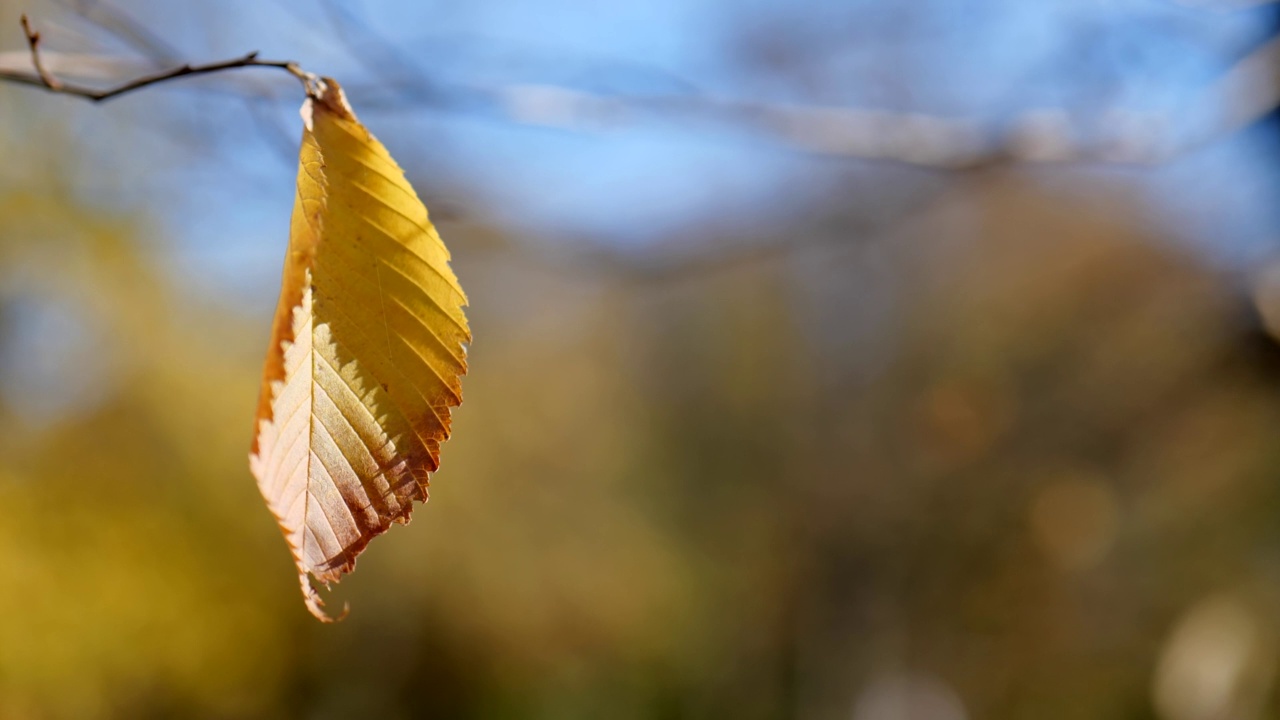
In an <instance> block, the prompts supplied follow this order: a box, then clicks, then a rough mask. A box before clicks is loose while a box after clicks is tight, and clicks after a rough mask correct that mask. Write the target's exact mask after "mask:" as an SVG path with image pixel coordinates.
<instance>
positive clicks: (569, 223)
mask: <svg viewBox="0 0 1280 720" xmlns="http://www.w3.org/2000/svg"><path fill="white" fill-rule="evenodd" d="M335 4H336V5H338V6H341V7H343V8H345V10H344V12H350V13H351V14H353V15H354V16H356V17H358V18H360V19H361V21H362V23H364V24H366V25H367V32H366V31H365V30H362V29H358V28H350V27H348V28H347V30H346V31H345V33H346V35H345V36H346V37H347V38H348V40H349V43H350V45H344V44H343V43H341V42H338V41H337V40H336V39H335V37H336V36H335V25H334V24H333V21H334V19H335V18H334V17H331V16H330V15H327V14H326V13H325V12H324V10H323V6H324V3H323V2H310V1H299V0H293V1H285V0H279V1H277V2H271V1H264V0H224V2H219V3H207V4H206V3H171V2H165V1H164V0H134V1H133V2H121V3H120V5H121V6H122V7H125V8H127V9H128V10H129V11H130V12H131V13H132V14H133V15H134V16H136V17H138V18H139V19H142V20H144V21H145V22H146V23H147V24H148V25H149V26H150V27H152V28H153V29H154V30H155V31H156V32H157V33H158V34H160V35H162V36H163V37H165V38H167V39H168V41H169V42H170V43H171V44H172V45H174V46H176V47H178V48H181V49H183V50H184V52H187V53H188V55H189V56H190V57H191V58H193V59H200V58H215V57H227V56H232V55H236V54H238V53H241V52H244V51H245V50H247V49H259V50H261V51H262V52H263V54H264V55H265V56H270V57H279V58H295V59H298V60H299V61H301V62H302V63H303V64H304V65H305V66H306V67H308V68H310V69H313V70H315V71H317V72H321V73H324V74H330V75H333V76H334V77H337V78H339V79H340V80H342V81H344V82H345V83H346V84H347V85H349V86H359V87H362V88H365V89H366V92H369V91H370V89H371V88H377V87H379V86H380V85H383V86H385V85H390V84H392V83H394V82H395V81H396V79H397V77H402V75H400V74H399V73H401V72H402V71H403V68H399V67H397V68H395V69H392V70H391V71H389V72H382V71H379V72H371V71H370V67H369V66H368V65H369V64H372V65H379V66H383V67H386V66H398V65H400V64H409V65H412V66H413V68H412V69H411V70H408V71H407V72H410V73H413V72H425V73H428V74H429V76H430V77H431V78H432V79H433V80H436V81H442V82H445V83H451V84H465V85H477V86H481V87H492V88H496V87H506V86H511V85H520V84H548V85H557V86H561V87H566V88H571V89H580V90H583V91H589V92H593V93H602V94H606V95H608V94H617V95H619V96H629V95H640V96H644V95H655V94H657V95H679V94H688V95H694V96H699V97H713V98H719V99H731V100H745V101H761V102H779V103H800V104H813V105H823V106H833V107H850V108H863V109H887V110H893V111H898V112H907V111H910V112H924V113H930V114H939V115H943V116H948V117H961V118H972V119H976V120H979V121H986V120H998V119H999V118H1001V117H1005V116H1007V115H1008V114H1009V113H1011V112H1016V111H1020V110H1027V109H1035V108H1061V109H1063V110H1064V111H1066V112H1067V113H1068V115H1069V117H1070V118H1071V119H1072V120H1073V122H1079V123H1080V124H1081V125H1082V126H1084V127H1086V128H1088V127H1090V123H1091V122H1092V121H1093V120H1095V119H1096V118H1098V117H1101V116H1103V115H1104V113H1106V112H1108V111H1112V110H1134V111H1141V112H1147V113H1154V114H1157V115H1160V116H1163V117H1167V118H1171V119H1172V122H1173V127H1172V129H1173V130H1174V132H1189V128H1192V127H1193V126H1194V125H1195V124H1196V123H1197V122H1200V121H1201V119H1202V118H1203V117H1204V115H1205V113H1212V112H1213V111H1214V108H1205V107H1202V106H1201V105H1198V104H1197V103H1196V102H1195V101H1196V93H1198V92H1200V91H1201V90H1203V88H1204V87H1206V86H1207V85H1208V84H1209V83H1211V82H1213V81H1214V80H1215V79H1216V78H1218V77H1220V76H1221V74H1222V73H1223V72H1224V71H1225V70H1226V69H1227V68H1229V67H1230V66H1231V64H1232V63H1233V62H1234V61H1235V60H1236V59H1238V58H1239V57H1240V56H1241V55H1242V54H1243V53H1244V52H1246V51H1247V50H1248V49H1249V48H1251V47H1254V46H1256V45H1257V44H1258V43H1259V42H1260V41H1261V40H1262V39H1263V38H1264V37H1265V34H1266V33H1267V32H1269V31H1270V30H1269V28H1270V26H1269V23H1271V22H1273V19H1274V17H1275V15H1274V11H1273V10H1271V9H1270V8H1267V7H1262V8H1257V9H1252V10H1229V9H1226V8H1227V4H1226V3H1218V4H1214V3H1212V2H1204V3H1198V4H1180V3H1178V2H1174V1H1173V0H1039V1H1037V2H1026V1H1025V0H919V1H918V2H912V3H901V2H897V0H846V1H845V2H823V1H821V0H800V1H798V2H788V3H782V2H764V1H762V0H748V1H742V0H738V1H736V2H729V0H704V1H703V2H689V1H688V0H615V1H614V2H610V3H594V2H586V1H585V0H542V1H541V2H533V1H529V2H520V1H511V0H507V1H504V2H495V1H487V2H486V1H478V2H469V3H445V2H415V1H410V0H390V1H388V2H372V1H370V0H366V1H364V2H359V1H346V2H343V1H341V0H339V1H338V2H336V3H335ZM338 19H339V20H340V18H338ZM797 43H798V45H799V47H800V52H803V51H804V50H805V49H806V48H811V49H813V50H814V51H815V55H814V57H809V58H805V59H804V63H805V69H804V71H803V73H801V76H802V77H800V78H799V79H797V76H796V74H794V73H785V72H775V71H773V70H772V69H771V68H770V66H769V65H768V64H767V63H763V64H762V63H759V62H755V61H753V60H752V53H753V52H755V51H753V50H751V49H750V48H757V49H758V48H761V47H763V48H765V50H766V51H769V52H775V51H776V52H781V53H782V59H783V61H786V60H787V59H788V56H787V53H791V54H792V55H794V54H795V53H796V52H797V50H796V49H795V47H794V46H795V45H796V44H797ZM386 47H391V48H393V49H394V50H393V51H392V52H391V53H388V52H387V50H386ZM357 55H363V56H364V59H365V61H366V62H364V63H362V62H361V60H360V58H358V57H357ZM815 58H816V60H815ZM753 63H754V64H753ZM254 80H255V81H257V82H262V83H269V84H273V85H274V86H275V87H277V88H281V87H283V86H282V85H280V83H287V82H288V80H287V78H286V79H280V78H275V77H266V76H265V75H264V74H263V73H262V72H261V71H259V72H258V73H257V74H256V75H254ZM219 82H220V83H221V84H219V85H218V87H219V88H222V89H224V90H226V91H228V92H229V93H231V95H226V94H221V93H219V94H211V93H203V94H202V93H192V92H187V91H186V90H183V89H177V88H171V89H168V90H157V91H155V92H156V93H171V94H169V95H167V96H164V97H160V96H156V97H152V98H131V99H129V100H122V101H121V102H120V105H121V106H122V107H120V108H119V110H118V111H114V112H117V113H118V114H117V115H116V117H117V118H119V119H120V121H121V122H127V123H129V124H131V125H132V126H133V127H134V128H135V132H136V133H137V135H136V136H135V138H134V139H133V141H131V142H121V141H120V139H119V138H118V137H116V138H109V137H107V136H106V135H105V134H104V133H102V132H101V130H102V110H101V109H100V108H84V109H83V110H87V111H88V112H87V113H86V112H83V111H80V112H78V117H80V118H81V121H82V122H83V123H85V128H86V130H85V133H84V138H85V143H86V144H87V145H88V151H89V152H91V153H92V152H100V153H102V154H103V156H104V157H102V158H100V159H99V162H100V163H101V164H98V165H95V166H92V167H99V168H112V167H113V165H114V164H115V163H116V162H119V163H125V164H127V163H130V162H132V163H133V164H135V165H139V166H140V167H139V169H136V170H134V172H135V173H136V175H137V182H136V183H134V184H131V185H130V187H131V188H133V189H132V191H131V192H132V193H133V195H134V197H125V198H118V199H117V200H119V201H121V202H126V201H131V202H134V203H137V204H139V205H140V206H149V207H152V208H154V207H155V206H156V203H155V197H156V196H157V195H158V196H160V197H161V198H163V199H164V200H165V201H166V202H164V203H163V207H168V208H171V209H172V211H171V212H170V213H168V214H167V217H163V218H162V223H163V225H164V227H165V228H166V232H167V235H168V236H170V237H171V238H172V240H173V242H172V243H171V244H170V245H169V246H168V247H169V251H170V252H171V253H172V254H173V256H174V261H175V263H176V264H177V265H178V266H179V267H185V268H187V269H188V270H189V271H191V272H192V273H193V278H192V282H193V283H194V285H195V286H197V287H199V286H202V285H206V284H207V285H210V287H211V289H212V290H214V291H217V290H218V289H219V288H223V287H224V286H225V285H226V284H227V283H230V284H231V286H232V287H235V288H239V289H242V290H244V291H245V292H248V293H249V295H250V296H251V298H252V302H257V301H258V299H259V297H260V295H261V293H262V292H264V291H262V290H261V289H260V288H261V287H270V286H271V285H272V284H273V283H274V282H275V281H276V278H275V270H274V265H275V264H276V263H274V262H272V260H275V259H278V257H279V255H280V254H281V252H282V248H283V243H284V241H285V239H284V229H285V228H287V222H288V221H287V209H288V208H289V207H290V198H291V193H292V181H293V173H294V168H293V167H292V162H291V161H290V159H289V156H288V153H289V148H288V143H289V142H290V141H292V142H296V135H297V132H298V121H297V114H296V106H297V104H298V100H297V99H295V98H294V96H293V95H292V94H290V93H291V90H289V91H286V92H284V93H282V95H283V96H286V97H289V98H290V99H289V100H288V101H287V102H284V101H282V102H280V103H277V104H276V105H274V106H269V107H267V109H266V110H264V111H263V112H264V113H265V114H266V115H268V116H270V117H271V118H273V121H274V122H275V123H276V124H277V127H278V128H282V129H283V136H282V137H280V138H275V139H274V140H272V141H268V139H267V138H268V137H269V136H270V135H271V133H269V132H268V133H264V131H263V129H262V126H261V125H260V124H258V123H256V122H255V121H254V120H253V119H252V117H251V116H250V114H249V113H247V112H246V111H245V110H244V108H243V106H242V104H241V103H240V102H238V101H237V100H235V95H234V93H235V92H236V88H237V87H238V86H237V85H235V82H236V81H235V80H223V81H219ZM175 95H179V96H181V97H182V98H184V100H189V102H190V107H191V108H192V110H193V111H195V113H197V114H199V115H200V116H201V120H200V122H202V123H205V125H203V126H201V125H199V124H198V123H196V122H194V121H191V120H190V119H185V120H184V119H182V118H179V119H178V120H177V121H175V120H173V119H172V118H169V119H164V118H160V117H150V116H149V115H148V110H147V109H148V108H161V107H163V103H164V102H171V100H172V98H173V97H174V96H175ZM375 99H376V98H371V97H367V96H361V95H359V94H353V97H352V101H353V103H354V104H355V106H356V108H357V110H358V111H361V107H362V100H364V101H366V102H368V103H369V104H370V106H371V109H368V110H364V111H361V115H362V118H363V119H364V120H365V122H366V124H368V125H369V126H370V127H371V129H372V130H373V131H374V132H375V133H376V134H378V135H379V136H380V137H381V138H382V139H383V140H384V142H386V143H387V144H388V146H389V147H390V149H391V150H392V152H393V154H394V155H396V156H397V157H398V158H400V159H401V161H402V164H404V165H406V166H407V167H409V168H410V169H411V171H412V172H413V174H414V175H415V176H416V177H417V178H420V179H424V180H427V182H428V183H429V184H430V185H431V189H433V190H437V191H441V192H444V193H445V194H446V196H445V198H444V199H445V200H446V202H450V201H453V200H458V201H461V202H462V203H463V204H464V205H471V206H478V207H479V208H480V210H481V212H482V213H483V215H484V216H485V217H488V218H491V219H496V220H498V221H500V222H501V223H503V224H505V225H508V226H510V227H511V228H512V229H513V230H514V231H515V232H516V233H517V234H519V235H521V236H522V237H526V238H528V239H529V241H530V242H540V241H543V240H545V239H547V238H561V239H563V238H569V239H571V240H572V241H575V242H592V243H605V244H618V243H625V244H644V243H649V242H655V241H660V240H663V239H665V238H669V237H671V236H672V235H673V234H678V233H680V232H681V231H682V230H685V229H687V228H693V227H697V226H698V225H699V224H700V223H706V222H712V223H715V224H716V226H717V227H718V228H719V229H720V230H721V231H724V230H728V231H732V230H733V229H734V228H735V227H739V228H751V227H756V226H759V225H760V224H762V223H785V222H786V221H787V218H788V217H789V216H792V215H794V214H795V213H799V212H803V211H804V208H805V207H806V202H807V201H809V200H810V199H811V198H813V197H820V196H822V195H823V194H824V193H826V192H828V191H829V188H830V185H831V183H833V182H837V181H839V180H840V179H842V178H847V177H849V176H850V175H853V176H858V175H870V176H874V175H875V174H876V173H884V172H886V170H885V168H884V167H883V166H877V165H872V164H867V163H859V162H857V161H844V160H841V161H835V166H834V167H833V162H832V161H830V160H828V159H819V158H814V157H810V156H806V155H804V154H803V153H797V152H794V151H792V150H789V149H787V148H786V147H783V146H781V145H780V144H779V143H777V142H776V141H774V140H771V139H769V138H765V137H760V136H758V135H752V134H750V133H746V132H742V131H739V130H736V129H734V128H733V127H731V126H716V125H714V124H707V123H703V124H694V123H687V122H686V123H682V122H675V121H667V120H665V119H663V118H646V119H640V120H638V121H636V122H633V123H630V124H627V125H625V126H624V127H622V128H618V129H604V130H587V131H566V130H560V129H549V128H542V127H528V126H522V125H520V124H517V123H513V122H508V121H505V120H504V119H502V118H500V117H493V116H492V115H491V114H487V113H476V112H457V111H453V110H448V109H446V110H440V109H437V108H433V107H430V106H428V107H425V108H424V107H408V108H401V109H399V110H393V111H388V110H386V109H384V108H379V107H377V106H376V103H374V102H372V101H373V100H375ZM126 103H128V104H129V105H128V106H127V107H124V106H125V104H126ZM139 115H141V123H142V124H141V125H140V126H139V125H138V122H139V117H138V116H139ZM175 127H176V128H178V129H179V130H180V131H181V132H182V133H183V135H182V137H183V138H184V139H183V140H169V141H165V140H164V139H163V136H164V135H165V133H173V132H177V130H175ZM157 129H159V130H160V132H158V133H157V132H155V130H157ZM273 132H280V131H279V130H276V131H273ZM151 135H158V136H160V139H156V138H154V137H150V136H151ZM192 138H194V139H195V144H197V145H199V146H201V147H200V148H198V152H194V153H193V152H190V151H180V149H179V148H178V147H177V145H179V144H181V143H184V142H185V143H187V144H191V142H192ZM1274 144H1275V138H1274V131H1271V132H1263V131H1252V132H1247V133H1242V134H1239V135H1236V136H1233V137H1230V138H1226V139H1223V140H1221V141H1218V142H1215V143H1214V144H1213V145H1211V146H1210V147H1208V148H1206V149H1204V150H1202V151H1199V152H1196V153H1192V154H1190V155H1187V156H1185V157H1181V158H1180V159H1179V160H1178V161H1177V162H1175V163H1173V164H1171V165H1170V166H1169V167H1166V168H1163V169H1160V170H1158V171H1155V172H1152V173H1148V174H1146V175H1144V176H1142V177H1140V178H1139V182H1140V183H1142V184H1143V186H1144V187H1145V188H1146V189H1147V191H1148V195H1149V197H1150V200H1151V211H1152V213H1153V215H1155V216H1156V218H1157V219H1158V220H1160V219H1163V220H1166V221H1167V223H1168V227H1169V228H1170V229H1171V231H1172V232H1175V233H1176V234H1178V235H1179V236H1184V237H1181V239H1183V240H1185V241H1187V242H1189V243H1191V244H1193V245H1198V246H1200V247H1203V248H1205V249H1206V251H1207V252H1208V253H1209V255H1210V256H1211V257H1213V258H1214V259H1223V260H1225V261H1227V262H1248V261H1250V259H1252V258H1255V257H1256V255H1257V254H1258V253H1260V252H1264V251H1267V250H1268V249H1269V247H1270V244H1272V243H1273V242H1274V239H1275V237H1276V228H1277V225H1280V219H1278V218H1277V214H1278V213H1277V210H1276V209H1275V207H1274V205H1275V203H1273V202H1269V201H1267V198H1269V197H1272V196H1274V194H1275V191H1276V189H1277V188H1276V184H1277V177H1276V171H1275V170H1274V169H1273V166H1275V165H1276V163H1275V162H1274V157H1275V154H1274V151H1275V147H1274ZM281 146H283V151H282V147H281ZM112 153H118V156H117V157H116V158H115V159H114V160H113V158H112ZM139 158H142V159H143V162H140V161H139ZM85 172H86V173H88V172H90V170H88V169H86V171H85ZM103 172H111V171H110V170H105V169H104V170H103ZM86 182H88V183H89V184H90V185H94V183H93V181H92V180H87V181H86ZM192 188H195V189H196V190H197V192H191V189H192ZM98 190H102V188H101V187H99V188H98ZM429 191H430V190H429ZM108 192H109V193H110V192H125V193H126V194H127V193H128V192H130V191H119V190H115V191H108ZM260 268H271V270H270V271H268V270H265V269H260Z"/></svg>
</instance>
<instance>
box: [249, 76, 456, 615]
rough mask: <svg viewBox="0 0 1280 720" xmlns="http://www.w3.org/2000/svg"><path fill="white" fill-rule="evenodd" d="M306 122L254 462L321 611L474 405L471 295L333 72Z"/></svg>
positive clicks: (414, 494)
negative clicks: (469, 397)
mask: <svg viewBox="0 0 1280 720" xmlns="http://www.w3.org/2000/svg"><path fill="white" fill-rule="evenodd" d="M321 88H322V90H321V92H318V93H317V94H316V96H314V97H310V98H308V99H307V101H306V103H304V104H303V106H302V116H303V120H304V122H305V128H304V130H303V135H302V150H301V153H300V156H299V166H298V194H297V197H296V199H295V202H294V206H293V220H292V223H291V227H290V236H289V251H288V254H287V256H286V258H285V265H284V279H283V282H282V287H281V290H280V302H279V305H278V306H277V307H276V315H275V321H274V326H273V329H272V334H271V344H270V347H269V348H268V351H267V359H266V366H265V368H264V370H263V377H262V389H261V391H260V395H259V400H258V413H257V435H256V437H255V439H254V442H253V448H252V451H251V452H250V456H249V466H250V469H251V470H252V471H253V474H254V477H256V478H257V480H258V487H259V488H260V489H261V490H262V495H263V497H264V498H265V499H266V501H267V506H268V507H269V508H270V509H271V512H272V513H274V514H275V516H276V519H277V520H278V521H279V522H280V529H281V530H282V531H283V532H284V536H285V539H286V540H287V541H288V543H289V548H290V550H292V552H293V558H294V561H295V562H296V563H297V566H298V579H299V581H300V582H301V584H302V594H303V598H304V599H305V601H306V604H307V607H308V608H309V609H310V610H311V612H312V614H314V615H315V616H316V617H317V618H320V619H321V620H325V621H328V620H330V618H329V617H328V616H327V615H326V614H325V612H324V611H323V610H322V609H321V606H322V605H323V604H324V603H323V602H322V601H321V599H320V596H319V594H318V593H317V592H316V590H315V588H314V587H313V586H312V584H311V581H310V580H309V579H308V577H307V576H308V574H309V575H311V576H312V577H314V578H315V579H316V580H319V581H320V582H322V583H324V584H325V585H326V586H327V585H328V584H329V583H331V582H335V581H337V580H338V579H339V578H341V577H342V575H344V574H345V573H347V572H350V571H351V570H352V569H353V568H354V567H355V562H356V556H357V555H359V554H360V552H361V551H362V550H364V548H365V546H366V545H367V544H368V543H369V541H370V540H371V539H372V538H374V537H375V536H377V535H379V534H381V533H383V532H385V531H386V530H387V528H389V527H390V526H391V523H392V522H399V523H404V522H408V520H409V513H410V512H411V511H412V509H413V503H414V501H415V500H420V501H424V502H425V501H426V499H427V480H428V474H429V473H430V472H432V471H434V470H435V469H436V468H437V467H438V466H439V459H440V443H442V442H443V441H444V440H446V439H447V438H448V437H449V413H450V408H452V407H456V406H457V405H458V404H459V403H461V402H462V386H461V381H460V376H461V375H463V374H465V373H466V371H467V363H466V348H465V345H464V343H467V342H470V340H471V332H470V330H469V329H468V327H467V320H466V317H465V316H464V315H463V312H462V308H463V307H464V306H465V305H466V303H467V299H466V296H465V295H464V294H463V292H462V288H460V287H459V286H458V280H457V278H456V277H455V276H454V274H453V271H452V270H451V269H450V268H449V252H448V250H446V249H445V246H444V243H443V242H441V240H440V236H439V234H438V233H436V230H435V228H434V227H433V226H432V224H431V221H430V220H429V219H428V218H427V209H426V207H424V206H423V204H422V201H420V200H419V199H418V196H417V195H416V194H415V193H414V191H413V188H412V187H410V185H409V183H408V182H407V181H406V180H405V177H404V173H403V171H402V170H401V169H400V167H399V166H398V165H396V162H395V161H394V160H392V159H391V156H390V155H389V154H387V151H386V149H385V148H384V147H383V146H382V144H381V143H379V142H378V141H377V140H376V139H375V138H374V137H373V136H372V135H371V134H369V131H368V130H366V129H365V128H364V126H363V125H361V124H360V122H359V121H358V120H357V119H356V117H355V114H354V113H353V112H352V110H351V107H350V105H348V104H347V101H346V98H345V97H344V96H343V93H342V90H341V88H340V87H339V86H338V84H337V83H335V82H334V81H332V80H330V79H327V78H326V79H325V80H324V83H323V85H322V86H321Z"/></svg>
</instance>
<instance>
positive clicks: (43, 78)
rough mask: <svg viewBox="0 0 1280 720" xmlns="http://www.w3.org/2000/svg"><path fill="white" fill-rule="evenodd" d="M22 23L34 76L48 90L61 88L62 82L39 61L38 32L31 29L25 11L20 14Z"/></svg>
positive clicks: (56, 90)
mask: <svg viewBox="0 0 1280 720" xmlns="http://www.w3.org/2000/svg"><path fill="white" fill-rule="evenodd" d="M20 22H21V23H22V33H23V34H24V35H26V36H27V47H29V48H31V64H32V65H34V66H35V69H36V76H37V77H39V78H40V82H41V83H42V84H43V85H44V86H45V87H47V88H49V89H50V90H52V91H54V92H58V91H60V90H61V89H62V83H60V82H58V79H57V78H55V77H54V76H52V75H50V74H49V71H48V70H45V68H44V63H42V62H40V33H38V32H36V31H35V30H32V29H31V21H30V20H28V19H27V15H26V13H23V14H22V18H21V20H20Z"/></svg>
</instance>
